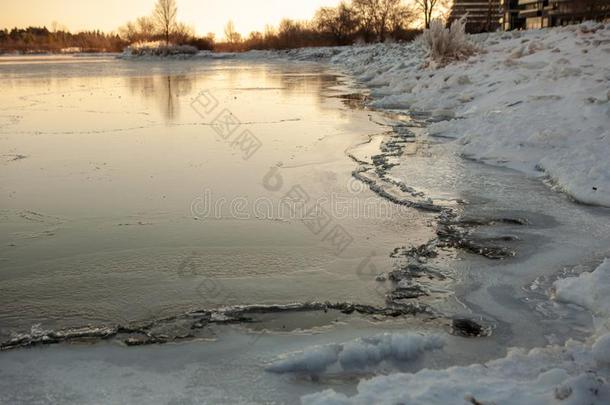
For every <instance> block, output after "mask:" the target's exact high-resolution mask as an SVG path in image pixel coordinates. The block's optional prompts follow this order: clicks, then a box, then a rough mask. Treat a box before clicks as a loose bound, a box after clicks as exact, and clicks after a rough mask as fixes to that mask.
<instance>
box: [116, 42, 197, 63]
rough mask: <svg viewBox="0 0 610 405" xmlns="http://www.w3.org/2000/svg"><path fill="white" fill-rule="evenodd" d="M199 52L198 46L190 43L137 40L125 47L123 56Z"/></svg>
mask: <svg viewBox="0 0 610 405" xmlns="http://www.w3.org/2000/svg"><path fill="white" fill-rule="evenodd" d="M198 52H199V50H198V49H197V48H195V47H194V46H190V45H174V44H169V45H168V44H165V43H164V42H160V41H155V42H136V43H133V44H131V45H129V46H128V47H127V48H125V50H124V51H123V55H122V57H123V58H125V59H128V58H134V57H142V56H149V57H150V56H178V55H196V54H197V53H198Z"/></svg>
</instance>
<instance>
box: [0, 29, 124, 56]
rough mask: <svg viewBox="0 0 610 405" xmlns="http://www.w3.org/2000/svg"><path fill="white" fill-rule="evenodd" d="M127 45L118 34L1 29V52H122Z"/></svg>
mask: <svg viewBox="0 0 610 405" xmlns="http://www.w3.org/2000/svg"><path fill="white" fill-rule="evenodd" d="M126 45H127V42H126V41H125V40H124V39H122V38H121V37H120V36H118V35H116V34H105V33H103V32H100V31H86V32H79V33H77V34H72V33H70V32H67V31H63V30H62V31H54V32H51V31H49V30H48V29H47V28H46V27H28V28H23V29H21V28H13V29H11V30H10V31H9V30H7V29H4V30H0V52H22V53H32V52H62V51H64V52H66V51H76V50H78V51H80V52H120V51H121V50H123V48H124V47H125V46H126Z"/></svg>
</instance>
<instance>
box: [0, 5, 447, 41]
mask: <svg viewBox="0 0 610 405" xmlns="http://www.w3.org/2000/svg"><path fill="white" fill-rule="evenodd" d="M447 1H449V0H411V1H409V2H406V1H403V0H350V1H343V2H341V3H340V4H339V5H338V6H336V7H322V8H320V9H319V10H318V11H317V12H316V14H315V17H314V18H313V19H312V20H309V21H295V20H290V19H285V20H283V21H281V23H280V24H279V25H278V26H277V27H272V26H267V27H266V28H265V30H264V32H252V33H250V34H249V35H247V36H245V37H243V36H242V35H241V34H239V33H238V32H237V30H236V28H235V26H234V24H233V22H231V21H229V22H228V23H227V25H226V27H225V32H224V38H223V40H222V41H216V40H215V38H214V34H208V35H206V36H203V37H201V36H197V35H195V34H194V29H193V28H191V27H189V26H187V25H185V24H183V23H180V22H178V21H177V20H176V15H177V5H176V1H175V0H157V3H156V5H155V8H154V10H153V13H152V14H151V15H150V16H143V17H140V18H138V19H136V20H135V21H133V22H129V23H128V24H126V25H125V26H123V27H121V28H119V30H118V33H116V34H114V33H111V34H105V33H102V32H100V31H89V32H80V33H77V34H72V33H70V32H67V31H65V30H53V31H49V30H48V29H47V28H46V27H42V28H39V27H29V28H25V29H18V28H14V29H12V30H10V31H9V30H0V52H11V51H19V52H61V51H76V50H79V51H82V52H120V51H122V50H123V49H124V48H125V47H126V46H127V45H130V44H134V43H148V42H162V43H164V44H166V45H169V44H176V45H190V46H192V47H195V48H197V49H199V50H213V51H218V52H224V51H248V50H253V49H261V50H265V49H291V48H300V47H312V46H334V45H349V44H353V43H355V42H383V41H387V40H393V41H408V40H412V39H413V38H414V37H415V36H417V35H418V34H419V33H420V32H421V31H420V30H416V29H413V28H411V27H412V26H413V24H414V22H417V21H424V22H425V25H426V26H427V25H428V23H429V19H430V17H431V16H432V12H433V11H434V10H435V7H437V5H439V6H440V5H442V4H445V3H446V2H447Z"/></svg>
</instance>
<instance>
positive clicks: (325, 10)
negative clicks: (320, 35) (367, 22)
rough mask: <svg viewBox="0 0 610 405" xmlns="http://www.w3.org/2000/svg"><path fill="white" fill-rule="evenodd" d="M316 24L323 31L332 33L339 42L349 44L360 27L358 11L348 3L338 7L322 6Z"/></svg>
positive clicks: (316, 17) (342, 3) (317, 14)
mask: <svg viewBox="0 0 610 405" xmlns="http://www.w3.org/2000/svg"><path fill="white" fill-rule="evenodd" d="M314 21H315V26H316V27H317V29H318V30H320V31H322V32H327V33H329V34H331V35H332V36H333V37H334V39H335V40H336V41H337V42H338V43H339V44H342V45H344V44H347V43H348V42H349V39H350V37H351V36H352V35H353V34H354V32H355V31H356V28H357V27H358V18H357V16H356V13H355V12H354V10H353V9H352V7H350V6H349V5H348V4H347V3H345V2H341V3H340V4H339V5H338V6H337V7H322V8H320V9H319V10H318V11H317V13H316V16H315V20H314Z"/></svg>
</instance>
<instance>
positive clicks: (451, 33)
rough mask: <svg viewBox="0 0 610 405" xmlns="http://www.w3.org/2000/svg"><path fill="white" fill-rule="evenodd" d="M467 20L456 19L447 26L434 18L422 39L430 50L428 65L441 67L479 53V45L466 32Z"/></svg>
mask: <svg viewBox="0 0 610 405" xmlns="http://www.w3.org/2000/svg"><path fill="white" fill-rule="evenodd" d="M465 27H466V20H465V19H464V18H461V19H459V20H456V21H454V22H453V23H452V24H451V27H449V28H445V26H444V24H443V22H442V21H440V20H432V22H431V23H430V29H427V30H425V31H424V33H423V34H422V35H421V37H420V40H421V42H422V44H423V46H424V47H425V48H426V49H427V50H428V62H427V64H428V66H430V67H440V66H445V65H447V64H449V63H451V62H454V61H458V60H465V59H468V58H469V57H470V56H472V55H474V54H475V53H477V51H478V48H477V46H476V45H475V44H474V43H472V42H471V41H470V39H469V36H468V34H466V30H465Z"/></svg>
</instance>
